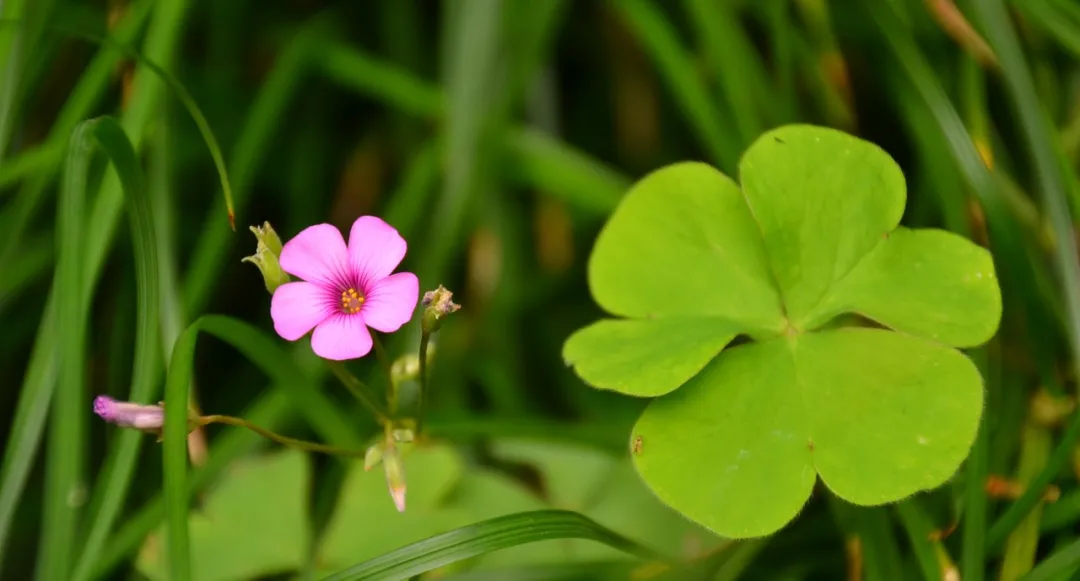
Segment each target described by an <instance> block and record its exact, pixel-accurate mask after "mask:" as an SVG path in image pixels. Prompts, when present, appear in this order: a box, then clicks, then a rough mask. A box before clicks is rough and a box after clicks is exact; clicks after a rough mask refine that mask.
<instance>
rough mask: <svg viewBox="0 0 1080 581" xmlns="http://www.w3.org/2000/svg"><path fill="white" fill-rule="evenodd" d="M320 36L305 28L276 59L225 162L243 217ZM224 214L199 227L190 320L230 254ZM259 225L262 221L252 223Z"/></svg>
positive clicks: (187, 304) (187, 286) (187, 300)
mask: <svg viewBox="0 0 1080 581" xmlns="http://www.w3.org/2000/svg"><path fill="white" fill-rule="evenodd" d="M320 30H321V25H320V24H319V23H314V24H310V25H308V27H307V28H305V29H304V30H302V31H301V32H300V33H299V34H298V35H297V36H296V38H295V39H294V40H293V41H292V43H291V44H289V46H288V47H286V48H285V50H284V51H283V52H282V53H281V55H280V56H279V57H278V59H277V62H276V63H275V65H274V68H273V70H272V71H271V72H270V74H269V76H268V77H267V79H266V81H265V82H264V83H263V86H262V88H261V89H260V90H259V94H258V96H257V97H256V99H255V102H254V103H253V104H252V107H251V113H249V114H248V117H247V120H246V121H245V122H244V127H243V129H242V131H241V132H240V138H239V141H237V143H236V145H235V146H234V147H233V150H232V152H231V154H230V157H229V168H230V169H231V171H232V178H233V187H234V188H235V191H234V192H233V195H234V196H235V199H234V202H235V203H236V204H237V205H238V206H239V208H240V210H241V211H243V209H244V207H245V205H246V204H247V200H248V196H249V195H250V194H251V188H252V185H253V183H254V181H255V175H256V170H257V169H258V167H259V162H261V161H262V159H263V156H264V155H266V151H267V147H268V145H269V144H270V143H271V142H272V140H273V137H274V134H275V133H276V131H277V129H278V124H279V122H280V121H281V120H282V119H284V111H285V108H286V107H287V106H288V105H289V103H290V102H291V101H292V98H293V95H294V93H295V91H296V88H297V87H298V86H300V84H301V83H302V82H303V80H304V76H305V70H306V69H307V67H308V61H309V59H308V55H309V54H310V51H311V50H312V44H313V42H314V40H315V39H316V38H317V37H318V32H319V31H320ZM223 210H226V208H224V207H222V205H221V203H215V207H214V209H213V210H212V211H211V213H210V214H209V215H208V217H207V218H206V219H205V220H204V222H203V228H202V233H201V234H200V236H199V238H198V240H199V244H198V246H197V247H196V248H195V253H194V255H193V256H192V259H191V265H190V266H189V267H188V273H187V276H186V277H185V279H184V291H185V294H184V311H185V312H186V313H187V314H189V315H191V314H193V313H198V312H200V311H201V310H202V309H203V308H204V307H205V305H206V302H207V300H209V298H210V292H211V291H212V290H213V285H214V283H215V282H217V279H218V276H219V269H220V268H221V261H222V260H223V259H224V258H225V255H226V253H227V252H228V249H229V238H230V234H231V233H230V232H229V231H228V230H225V229H223V228H221V227H220V225H219V223H218V216H220V215H221V211H223ZM255 222H259V223H261V220H258V219H257V220H255Z"/></svg>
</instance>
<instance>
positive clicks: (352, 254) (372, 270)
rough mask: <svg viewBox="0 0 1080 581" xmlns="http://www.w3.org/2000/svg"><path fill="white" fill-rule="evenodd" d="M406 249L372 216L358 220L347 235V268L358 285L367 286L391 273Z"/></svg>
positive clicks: (395, 233)
mask: <svg viewBox="0 0 1080 581" xmlns="http://www.w3.org/2000/svg"><path fill="white" fill-rule="evenodd" d="M407 247H408V244H406V243H405V239H404V238H402V237H401V234H398V231H397V230H395V229H394V227H393V226H391V225H389V224H387V223H386V222H383V221H382V219H380V218H376V217H375V216H360V217H359V218H357V219H356V221H355V222H353V225H352V230H351V231H350V232H349V266H350V267H351V268H352V271H353V273H355V274H356V276H357V277H358V278H359V280H360V282H361V284H364V285H370V284H372V283H374V282H376V281H378V280H379V279H381V278H384V277H386V276H387V275H389V274H390V273H391V272H394V269H395V268H397V266H398V265H399V264H401V260H402V259H403V258H405V250H406V249H407ZM365 290H367V291H368V292H370V291H371V289H369V288H365Z"/></svg>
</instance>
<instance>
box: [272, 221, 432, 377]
mask: <svg viewBox="0 0 1080 581" xmlns="http://www.w3.org/2000/svg"><path fill="white" fill-rule="evenodd" d="M406 247H407V245H406V243H405V239H404V238H402V237H401V235H400V234H398V231H397V230H395V229H394V228H393V227H392V226H390V225H389V224H387V223H386V222H384V221H382V220H381V219H379V218H376V217H374V216H361V217H360V218H357V220H356V221H355V222H353V225H352V230H351V231H350V232H349V244H348V246H346V245H345V240H344V239H343V238H342V237H341V232H340V231H338V229H337V228H335V227H334V226H331V225H330V224H316V225H315V226H310V227H308V228H305V229H304V230H303V231H302V232H300V233H299V234H297V235H296V237H295V238H293V239H292V240H290V241H288V242H287V243H286V244H285V246H284V247H283V248H282V249H281V257H280V259H279V261H280V263H281V268H282V270H284V271H285V272H287V273H289V274H291V275H293V276H295V277H298V278H300V279H303V280H304V281H305V282H290V283H288V284H283V285H281V286H280V287H278V288H277V290H276V291H274V297H273V299H272V300H271V301H270V316H271V317H272V318H273V319H274V330H275V331H277V333H278V335H281V336H282V338H284V339H287V340H289V341H296V340H297V339H299V338H301V337H303V336H304V335H306V334H307V333H308V331H311V330H312V329H315V332H314V333H312V334H311V348H312V350H314V351H315V354H316V355H318V356H320V357H323V358H326V359H333V360H339V361H340V360H344V359H355V358H357V357H363V356H364V355H367V354H368V352H369V351H371V333H370V332H369V331H368V327H371V328H372V329H375V330H377V331H382V332H383V333H390V332H393V331H397V330H398V329H399V328H400V327H401V326H402V325H404V324H405V323H407V322H408V321H409V319H411V318H412V315H413V309H415V308H416V300H417V298H418V296H419V294H420V283H419V281H418V280H417V278H416V275H415V274H413V273H411V272H399V273H397V274H391V273H392V272H393V271H394V269H395V268H397V266H398V264H400V263H401V260H402V259H403V258H405V250H406Z"/></svg>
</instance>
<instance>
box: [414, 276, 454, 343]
mask: <svg viewBox="0 0 1080 581" xmlns="http://www.w3.org/2000/svg"><path fill="white" fill-rule="evenodd" d="M453 298H454V293H452V292H450V291H448V290H446V288H445V287H443V285H441V284H440V285H439V288H437V289H435V290H433V291H428V292H426V293H424V298H423V300H422V301H420V304H422V305H423V306H424V318H423V320H422V322H421V324H422V325H423V328H424V331H425V332H427V333H434V332H435V331H438V330H439V326H440V325H442V319H443V317H445V316H447V315H449V314H451V313H453V312H455V311H457V310H458V309H460V308H461V305H459V304H456V303H454V301H453V300H451V299H453Z"/></svg>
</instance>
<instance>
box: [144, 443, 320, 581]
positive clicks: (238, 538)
mask: <svg viewBox="0 0 1080 581" xmlns="http://www.w3.org/2000/svg"><path fill="white" fill-rule="evenodd" d="M309 472H310V470H309V468H308V460H307V459H306V458H305V457H304V455H303V454H301V453H299V452H294V451H283V452H279V453H276V454H273V455H268V456H265V457H259V458H251V459H245V460H242V461H240V462H237V463H235V464H234V465H233V466H232V467H231V468H230V470H229V475H228V477H227V478H226V479H224V480H222V482H221V483H220V485H219V486H217V487H215V488H214V489H212V490H211V491H210V492H209V494H207V495H206V497H205V498H204V499H203V501H202V502H201V503H200V504H201V506H200V508H199V510H198V512H195V513H193V514H192V515H191V516H190V517H189V521H188V523H189V524H188V526H189V529H190V531H191V562H192V575H191V578H192V579H195V580H207V579H252V578H255V577H260V576H265V575H272V574H275V573H282V572H288V571H294V570H297V569H299V568H300V567H301V566H302V565H303V563H304V561H305V558H306V557H307V551H308V546H309V545H310V543H311V531H310V530H309V527H308V523H307V507H306V506H305V502H304V498H305V496H306V493H307V490H308V487H309V480H310V475H309ZM164 532H165V531H164V530H158V531H156V532H154V533H153V534H151V535H150V536H149V537H147V539H146V544H144V545H143V548H142V550H141V551H139V557H138V568H139V571H140V572H141V573H142V574H143V575H146V576H147V577H148V578H150V579H171V576H170V574H169V570H170V569H169V568H168V562H167V560H166V559H165V553H164V543H163V542H162V541H163V539H164Z"/></svg>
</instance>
